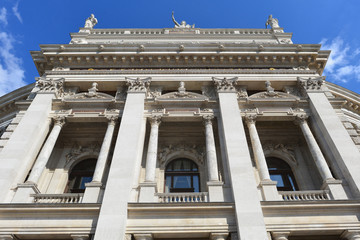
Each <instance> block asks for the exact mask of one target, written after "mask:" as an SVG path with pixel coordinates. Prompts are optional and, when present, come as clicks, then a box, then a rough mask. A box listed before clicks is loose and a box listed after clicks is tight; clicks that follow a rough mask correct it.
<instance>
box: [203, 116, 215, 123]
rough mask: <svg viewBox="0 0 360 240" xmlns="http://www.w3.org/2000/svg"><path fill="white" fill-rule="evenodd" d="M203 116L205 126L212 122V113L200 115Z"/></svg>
mask: <svg viewBox="0 0 360 240" xmlns="http://www.w3.org/2000/svg"><path fill="white" fill-rule="evenodd" d="M202 118H203V123H204V125H205V126H206V125H207V124H212V120H213V119H214V115H213V114H206V115H203V116H202Z"/></svg>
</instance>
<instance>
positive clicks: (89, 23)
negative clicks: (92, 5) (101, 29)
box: [84, 14, 98, 29]
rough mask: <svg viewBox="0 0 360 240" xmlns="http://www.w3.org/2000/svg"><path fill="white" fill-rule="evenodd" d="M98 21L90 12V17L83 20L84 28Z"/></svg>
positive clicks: (91, 26) (90, 26) (92, 25)
mask: <svg viewBox="0 0 360 240" xmlns="http://www.w3.org/2000/svg"><path fill="white" fill-rule="evenodd" d="M97 23H98V20H97V19H96V18H95V16H94V14H91V15H90V17H88V18H87V19H86V20H85V26H84V28H91V29H92V28H93V27H94V26H95V25H96V24H97Z"/></svg>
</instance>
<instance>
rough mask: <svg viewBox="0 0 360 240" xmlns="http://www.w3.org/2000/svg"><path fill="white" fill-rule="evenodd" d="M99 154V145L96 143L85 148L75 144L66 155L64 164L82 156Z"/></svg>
mask: <svg viewBox="0 0 360 240" xmlns="http://www.w3.org/2000/svg"><path fill="white" fill-rule="evenodd" d="M99 152H100V144H99V143H98V142H93V143H90V144H89V145H87V146H80V145H79V144H78V143H75V144H74V145H73V147H72V148H71V150H70V152H69V153H68V154H66V156H65V158H66V163H67V164H68V163H70V162H72V161H75V160H76V159H77V158H78V157H80V156H81V155H84V154H88V155H98V154H99Z"/></svg>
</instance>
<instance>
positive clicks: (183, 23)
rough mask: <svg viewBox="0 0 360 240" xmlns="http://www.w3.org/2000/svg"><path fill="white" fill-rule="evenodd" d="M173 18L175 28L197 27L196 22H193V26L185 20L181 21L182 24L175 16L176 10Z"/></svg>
mask: <svg viewBox="0 0 360 240" xmlns="http://www.w3.org/2000/svg"><path fill="white" fill-rule="evenodd" d="M172 20H173V22H174V23H175V28H195V24H193V25H192V26H191V25H189V24H186V22H185V21H181V24H179V23H178V22H177V21H176V20H175V17H174V12H172Z"/></svg>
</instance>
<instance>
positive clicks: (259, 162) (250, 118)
mask: <svg viewBox="0 0 360 240" xmlns="http://www.w3.org/2000/svg"><path fill="white" fill-rule="evenodd" d="M256 117H257V115H256V114H247V115H246V116H245V121H246V124H247V126H248V128H249V134H250V139H251V146H252V149H253V153H254V158H255V162H256V167H257V168H258V170H259V175H260V186H261V189H262V194H263V198H264V200H267V201H277V200H282V199H281V196H280V195H279V193H278V191H277V188H276V182H275V181H271V179H270V174H269V169H268V166H267V164H266V159H265V155H264V151H263V148H262V145H261V142H260V138H259V134H258V132H257V130H256V126H255V121H256Z"/></svg>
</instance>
